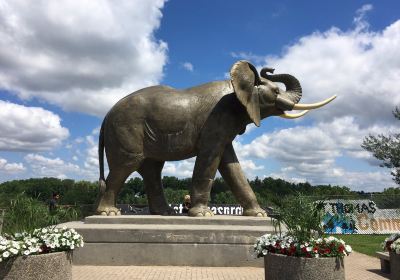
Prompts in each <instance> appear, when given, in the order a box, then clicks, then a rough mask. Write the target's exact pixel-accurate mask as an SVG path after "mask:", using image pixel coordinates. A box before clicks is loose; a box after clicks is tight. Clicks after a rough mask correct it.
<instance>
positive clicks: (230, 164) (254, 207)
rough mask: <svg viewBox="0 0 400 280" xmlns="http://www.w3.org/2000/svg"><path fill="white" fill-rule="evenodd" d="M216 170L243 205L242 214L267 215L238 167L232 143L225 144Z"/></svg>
mask: <svg viewBox="0 0 400 280" xmlns="http://www.w3.org/2000/svg"><path fill="white" fill-rule="evenodd" d="M218 170H219V172H220V173H221V175H222V178H224V180H225V182H226V183H227V184H228V186H229V187H230V188H231V190H232V193H233V195H234V196H235V198H236V199H237V201H238V202H239V203H240V204H241V205H242V206H243V215H244V216H257V217H266V216H267V214H266V212H265V211H264V210H263V209H262V208H261V207H260V205H259V204H258V202H257V198H256V196H255V194H254V192H253V190H252V188H251V187H250V185H249V182H248V181H247V178H246V176H245V175H244V173H243V170H242V168H241V167H240V164H239V161H238V159H237V157H236V153H235V150H234V149H233V146H232V143H230V144H228V145H226V147H225V151H224V153H223V155H222V158H221V162H220V164H219V167H218Z"/></svg>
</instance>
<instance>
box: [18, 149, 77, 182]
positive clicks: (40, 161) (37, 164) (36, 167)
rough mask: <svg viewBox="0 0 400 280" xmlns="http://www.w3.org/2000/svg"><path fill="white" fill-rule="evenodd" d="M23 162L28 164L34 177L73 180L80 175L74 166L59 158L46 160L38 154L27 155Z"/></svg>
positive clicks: (46, 158)
mask: <svg viewBox="0 0 400 280" xmlns="http://www.w3.org/2000/svg"><path fill="white" fill-rule="evenodd" d="M25 161H26V162H27V163H28V164H29V166H30V168H31V170H32V173H33V175H34V176H35V177H37V176H38V177H56V178H60V179H65V178H74V177H76V175H77V174H80V173H81V170H80V167H79V166H78V165H76V164H72V163H69V162H65V161H64V160H62V159H60V158H58V157H57V158H48V157H45V156H42V155H39V154H28V155H26V156H25Z"/></svg>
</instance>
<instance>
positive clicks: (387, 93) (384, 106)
mask: <svg viewBox="0 0 400 280" xmlns="http://www.w3.org/2000/svg"><path fill="white" fill-rule="evenodd" d="M362 22H364V21H362V20H361V19H358V20H357V21H356V23H357V24H358V26H357V27H356V28H355V30H350V31H347V32H343V31H341V30H339V29H337V28H331V29H330V30H328V31H326V32H323V33H320V32H315V33H313V34H311V35H308V36H305V37H302V38H301V39H300V40H299V41H298V42H297V43H296V44H294V45H292V46H289V47H287V49H286V51H285V52H284V54H283V55H282V56H280V57H267V59H266V63H265V64H268V65H271V66H275V67H276V68H277V70H276V72H278V73H282V72H288V73H292V74H293V75H295V76H297V77H298V79H299V80H300V81H301V84H302V87H303V97H304V98H303V99H302V102H305V103H309V102H315V101H319V100H322V99H325V98H327V97H329V96H331V95H334V94H337V95H338V98H337V99H336V100H335V101H333V102H332V103H331V104H329V105H328V106H326V107H325V108H323V109H320V110H315V111H312V112H310V113H309V114H308V116H309V117H314V118H316V119H317V120H323V121H328V120H332V119H333V118H334V117H340V116H354V115H357V118H358V122H359V123H360V124H361V125H364V126H367V125H369V124H370V123H377V122H381V123H384V122H394V118H393V116H392V114H391V111H392V110H393V108H394V106H395V105H399V104H400V95H399V94H398V93H397V89H398V88H399V87H400V20H399V21H396V22H394V23H393V24H391V25H390V26H388V27H386V28H385V29H384V30H383V31H382V32H372V31H369V30H368V29H366V28H367V25H366V24H364V25H362V26H361V25H360V24H361V23H362Z"/></svg>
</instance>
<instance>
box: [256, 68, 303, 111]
mask: <svg viewBox="0 0 400 280" xmlns="http://www.w3.org/2000/svg"><path fill="white" fill-rule="evenodd" d="M268 72H270V73H273V72H274V69H272V68H263V69H262V70H261V73H260V75H261V77H263V78H265V79H268V80H270V81H272V82H278V83H283V84H284V85H285V88H286V91H285V92H283V93H282V94H280V95H281V96H279V97H278V100H277V102H278V103H281V105H282V106H281V107H283V108H282V109H285V110H291V109H292V108H293V106H294V104H297V103H298V102H299V101H300V98H301V96H302V89H301V85H300V82H299V80H297V79H296V78H295V77H293V76H292V75H289V74H276V75H269V74H268ZM277 105H278V104H277Z"/></svg>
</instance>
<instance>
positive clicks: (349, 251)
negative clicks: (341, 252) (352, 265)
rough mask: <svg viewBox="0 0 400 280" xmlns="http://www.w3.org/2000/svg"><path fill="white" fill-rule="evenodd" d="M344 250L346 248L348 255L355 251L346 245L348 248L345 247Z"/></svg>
mask: <svg viewBox="0 0 400 280" xmlns="http://www.w3.org/2000/svg"><path fill="white" fill-rule="evenodd" d="M344 248H345V250H346V252H348V253H351V252H352V251H353V249H352V248H351V246H350V245H346V246H344Z"/></svg>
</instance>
